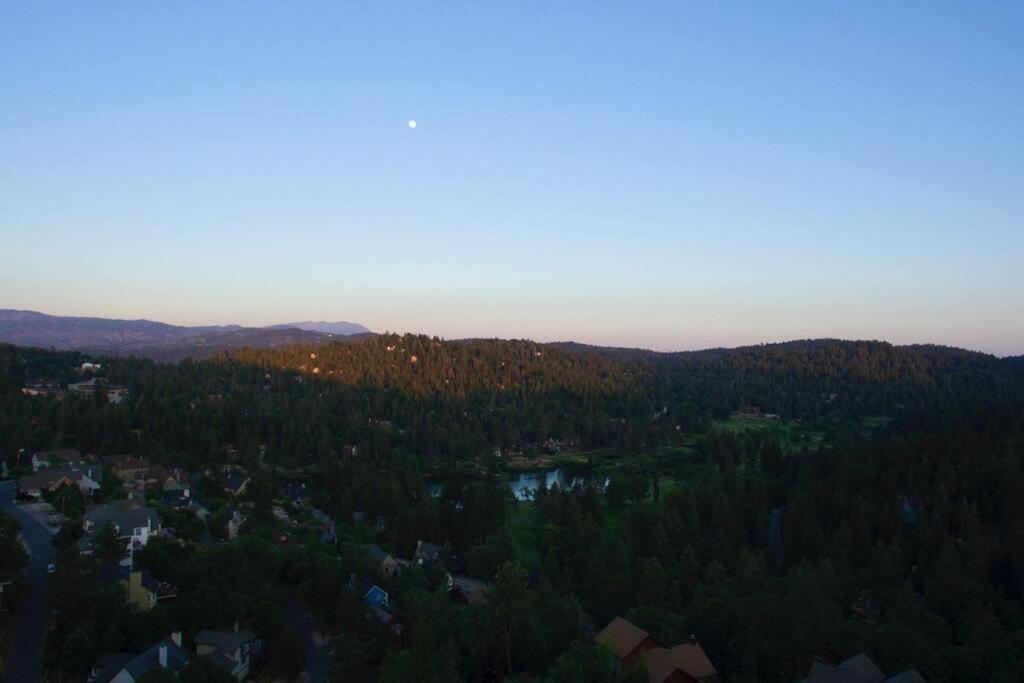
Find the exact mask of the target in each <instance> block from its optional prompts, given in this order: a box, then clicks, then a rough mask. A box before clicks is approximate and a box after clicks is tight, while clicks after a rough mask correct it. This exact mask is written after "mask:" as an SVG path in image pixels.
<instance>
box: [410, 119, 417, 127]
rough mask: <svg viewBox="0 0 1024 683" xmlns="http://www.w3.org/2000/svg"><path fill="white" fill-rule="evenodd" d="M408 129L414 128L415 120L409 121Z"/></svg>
mask: <svg viewBox="0 0 1024 683" xmlns="http://www.w3.org/2000/svg"><path fill="white" fill-rule="evenodd" d="M409 127H410V128H415V127H416V121H415V119H409Z"/></svg>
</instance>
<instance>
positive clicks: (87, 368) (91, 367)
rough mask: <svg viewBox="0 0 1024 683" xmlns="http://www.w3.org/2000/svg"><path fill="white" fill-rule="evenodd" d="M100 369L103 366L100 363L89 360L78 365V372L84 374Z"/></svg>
mask: <svg viewBox="0 0 1024 683" xmlns="http://www.w3.org/2000/svg"><path fill="white" fill-rule="evenodd" d="M102 369H103V366H102V365H101V364H100V363H90V362H89V361H85V362H84V363H82V364H81V365H79V366H78V372H79V373H80V374H85V373H87V372H99V371H100V370H102Z"/></svg>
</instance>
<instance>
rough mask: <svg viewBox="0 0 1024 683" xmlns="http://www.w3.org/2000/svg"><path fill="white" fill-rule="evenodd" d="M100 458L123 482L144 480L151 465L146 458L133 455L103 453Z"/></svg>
mask: <svg viewBox="0 0 1024 683" xmlns="http://www.w3.org/2000/svg"><path fill="white" fill-rule="evenodd" d="M100 460H101V461H102V462H103V464H104V465H106V466H107V467H109V468H110V471H111V472H113V474H114V476H115V477H117V478H118V479H120V480H121V481H125V482H128V481H137V480H139V479H143V480H144V479H145V478H146V474H147V473H148V472H149V468H150V467H151V465H150V464H149V461H148V460H146V459H145V458H136V457H135V456H133V455H105V456H103V457H102V458H101V459H100Z"/></svg>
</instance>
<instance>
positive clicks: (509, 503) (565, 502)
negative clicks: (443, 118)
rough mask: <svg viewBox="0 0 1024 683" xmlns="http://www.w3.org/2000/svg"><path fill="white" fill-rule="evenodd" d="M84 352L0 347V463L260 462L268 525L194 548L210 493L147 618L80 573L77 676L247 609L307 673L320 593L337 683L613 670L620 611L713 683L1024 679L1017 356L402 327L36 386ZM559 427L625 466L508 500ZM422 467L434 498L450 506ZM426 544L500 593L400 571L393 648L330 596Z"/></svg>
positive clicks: (73, 586)
mask: <svg viewBox="0 0 1024 683" xmlns="http://www.w3.org/2000/svg"><path fill="white" fill-rule="evenodd" d="M414 357H415V362H414V361H413V358H414ZM81 359H82V357H81V356H80V355H78V354H73V353H57V352H46V351H33V350H25V349H17V348H14V347H2V346H0V391H2V392H3V397H4V400H3V402H2V403H0V438H2V439H3V442H2V443H0V447H2V448H3V450H4V455H5V456H6V458H7V461H8V463H9V464H11V465H24V461H23V460H19V458H18V457H17V454H18V451H19V449H26V453H30V452H31V451H32V450H33V449H43V448H51V447H59V446H74V447H78V448H80V449H82V450H83V451H89V452H96V453H101V454H102V453H113V452H135V453H139V454H142V455H147V456H149V457H150V458H152V459H153V460H154V461H156V462H160V463H162V464H164V465H167V466H182V467H185V468H187V469H190V470H193V471H195V470H196V469H198V468H199V467H200V465H203V464H210V463H213V464H217V463H223V462H227V461H229V460H230V461H236V460H237V461H238V462H239V463H241V464H243V465H244V466H246V467H247V469H248V470H249V471H250V472H252V473H253V481H252V483H251V485H250V488H249V491H248V492H247V493H246V495H245V501H246V503H247V504H248V505H251V508H250V512H251V514H250V519H251V521H250V523H249V524H248V525H247V527H246V529H245V532H244V534H243V536H242V538H241V539H240V540H239V541H235V542H232V543H226V544H223V545H216V544H214V546H212V547H204V546H202V545H199V544H196V543H194V542H192V541H195V540H196V539H197V538H198V537H199V536H201V535H202V534H203V533H204V531H206V530H208V531H209V532H210V533H212V534H214V535H215V536H220V535H223V534H221V533H218V532H217V529H218V528H219V527H222V526H223V522H224V519H223V516H224V515H226V505H227V501H226V500H225V499H222V498H220V496H223V493H221V492H218V491H217V490H216V487H215V486H213V485H211V484H209V482H207V483H201V484H197V487H196V490H197V492H198V493H199V495H202V496H204V497H206V498H207V499H208V500H213V501H214V503H215V504H214V505H213V507H214V509H215V510H216V513H215V515H214V516H213V517H211V519H210V522H209V524H207V525H206V528H205V529H204V528H202V526H203V525H198V526H197V528H196V529H195V532H194V533H190V532H186V533H185V534H184V536H185V538H186V540H188V541H190V542H187V543H185V544H184V545H181V546H178V545H175V544H165V543H162V542H160V541H154V542H152V543H151V545H150V546H148V547H147V548H146V550H145V551H144V553H142V557H141V561H142V563H143V564H144V565H145V566H146V567H147V568H148V569H149V570H151V571H153V572H154V573H156V574H158V575H159V576H160V577H161V578H162V579H165V580H169V581H173V582H175V583H176V584H177V585H178V586H179V589H180V595H179V598H178V599H177V600H176V601H174V602H172V603H169V604H168V605H167V606H161V607H160V608H158V609H157V610H154V611H153V612H152V613H149V614H147V615H144V616H140V615H138V614H137V613H135V612H133V611H132V610H129V609H128V608H127V606H126V605H124V604H123V600H122V601H119V600H118V599H117V598H116V596H114V595H113V594H111V593H110V592H109V591H108V590H107V588H105V587H104V585H103V584H102V583H99V582H97V581H96V580H95V577H96V574H97V571H99V567H98V566H97V565H96V562H97V561H101V560H97V559H92V560H88V561H86V560H78V559H75V558H71V557H67V558H65V557H64V556H63V555H62V559H61V566H62V569H61V572H60V573H59V576H58V578H57V579H56V581H57V587H56V590H55V595H56V596H58V597H57V598H56V599H55V600H56V601H55V603H54V606H55V607H56V608H57V609H58V621H57V624H56V628H55V630H54V631H53V635H52V636H51V638H52V640H51V643H52V645H51V647H49V648H48V653H49V654H48V657H49V659H48V666H49V667H50V668H51V670H62V671H67V672H68V673H74V672H81V671H82V670H83V668H82V667H84V666H86V665H87V664H88V661H87V660H89V658H90V656H92V655H94V654H95V653H96V652H97V651H100V650H103V649H112V648H118V647H120V648H124V647H130V648H139V647H142V646H143V645H144V644H145V642H144V641H149V640H151V639H152V638H155V637H156V636H157V635H158V634H159V635H161V636H162V635H163V633H162V632H163V631H164V630H166V629H167V627H168V626H169V624H171V623H174V624H178V625H181V626H182V627H183V628H185V629H186V630H187V631H194V630H196V629H198V628H204V627H205V628H210V627H217V626H229V625H230V624H231V623H233V622H234V621H236V620H244V621H246V622H248V623H260V624H262V626H261V628H263V629H266V632H267V637H268V638H276V639H278V640H277V641H276V642H278V643H280V645H279V646H278V647H277V648H275V649H274V650H273V651H274V652H276V653H283V654H277V655H276V656H278V657H280V658H281V659H280V660H279V661H277V662H276V663H275V664H274V667H275V669H274V670H277V671H281V672H292V671H294V667H295V666H297V664H296V661H295V654H294V653H295V651H296V646H295V637H296V635H295V634H294V633H292V631H291V629H290V626H288V625H287V624H286V623H284V620H283V619H282V612H281V611H282V610H283V609H284V607H285V606H288V605H291V604H293V603H292V601H294V600H303V601H304V603H305V604H307V605H309V606H310V607H311V609H313V611H314V613H315V614H316V618H317V620H318V622H319V623H320V624H321V625H322V626H323V627H324V628H325V629H327V630H328V631H329V632H331V633H335V634H340V635H339V637H338V640H337V642H336V648H335V653H336V660H337V661H336V665H337V671H338V672H339V673H338V680H372V679H374V677H379V678H380V680H387V681H390V680H410V679H416V680H426V681H449V680H496V679H501V678H515V679H516V680H519V681H532V680H544V679H550V680H557V681H585V680H602V678H603V677H605V676H607V675H608V674H607V672H608V668H607V662H605V661H604V657H605V655H604V654H603V653H602V652H601V650H600V649H599V648H596V647H594V646H593V644H592V643H591V642H590V640H589V637H590V635H591V634H592V633H593V632H594V630H595V629H597V628H600V627H601V626H603V625H604V624H605V623H607V621H609V620H610V619H611V618H613V617H614V616H620V615H621V616H626V617H628V618H629V619H630V620H631V621H633V622H634V623H636V624H638V625H640V626H642V627H643V628H645V629H647V630H648V631H650V632H651V633H653V634H655V635H656V636H657V637H658V638H659V639H661V640H663V641H664V642H668V643H674V642H681V641H682V640H683V639H685V637H686V636H687V635H688V634H689V633H695V634H697V635H698V637H699V638H700V641H701V642H702V644H703V645H704V647H705V649H706V650H707V652H708V654H709V656H710V657H711V659H712V660H713V661H714V663H715V664H716V666H717V667H718V669H719V671H720V673H721V674H722V677H723V678H724V679H725V680H732V681H754V680H766V681H792V680H797V679H799V678H800V677H801V676H803V675H804V674H805V673H806V670H807V667H808V666H809V664H810V661H811V658H812V657H814V656H815V655H820V654H823V653H824V652H825V651H826V650H827V649H828V648H830V647H833V646H834V647H837V648H839V649H840V650H841V651H843V652H846V653H849V654H854V653H856V652H859V651H868V652H870V653H871V655H872V657H873V658H874V659H875V660H876V661H877V662H878V663H879V664H880V665H881V666H882V667H883V668H884V669H885V670H887V671H893V672H895V671H899V670H901V669H902V668H906V667H909V666H916V667H917V668H918V669H920V670H921V671H922V672H923V673H925V675H926V676H927V677H928V678H929V680H933V681H942V680H967V681H970V680H978V681H983V680H984V681H988V680H997V681H1010V680H1019V676H1021V674H1022V671H1021V669H1020V662H1022V661H1024V609H1022V602H1024V550H1022V549H1024V507H1022V505H1024V367H1022V365H1021V364H1020V362H1019V361H1017V360H1012V359H1007V360H1000V359H997V358H994V357H991V356H985V355H983V354H975V353H970V352H965V351H960V350H955V349H946V348H938V347H894V346H891V345H888V344H883V343H875V342H838V341H828V340H824V341H809V342H794V343H790V344H784V345H769V346H761V347H750V348H746V349H735V350H712V351H707V352H699V353H687V354H651V353H647V352H639V351H630V352H615V351H610V350H601V349H589V348H578V347H570V346H564V345H561V346H545V345H537V344H534V343H532V342H525V341H473V342H468V341H467V342H446V341H441V340H437V339H430V338H427V337H414V336H404V337H400V336H394V335H385V336H379V337H375V338H372V339H368V340H365V341H363V342H360V343H356V344H327V345H319V346H308V347H307V346H302V347H294V348H289V349H275V350H252V349H243V350H235V351H231V352H229V353H227V354H224V355H222V356H220V357H217V358H214V359H211V360H207V361H202V362H190V361H186V362H182V363H179V364H177V365H164V364H158V363H154V362H151V361H145V360H138V359H108V360H105V364H106V365H107V366H108V369H107V373H108V376H109V378H110V380H111V381H114V382H118V383H120V384H124V385H126V386H127V387H129V389H130V390H131V395H132V398H131V400H130V401H128V402H126V403H123V404H119V405H111V404H108V403H106V402H105V400H104V399H103V398H102V397H89V398H86V397H82V396H75V395H68V396H66V397H65V398H64V399H63V400H62V401H59V402H58V401H53V400H48V399H42V398H35V397H26V396H22V395H21V393H20V387H21V386H22V384H23V383H24V381H26V380H27V379H28V378H30V377H37V376H48V377H53V378H55V379H58V380H60V381H63V382H67V381H71V380H74V379H75V375H74V373H73V370H72V368H73V366H74V365H75V364H77V363H79V362H81ZM748 404H750V405H757V406H759V407H760V408H762V409H763V410H764V411H767V412H774V413H779V414H781V415H782V416H783V417H784V418H789V419H790V420H792V419H794V418H796V419H799V420H800V422H799V423H795V422H790V423H788V424H797V425H798V431H799V434H798V435H796V436H794V435H793V434H791V433H789V432H787V431H785V430H784V429H783V428H782V427H772V423H770V422H767V421H766V422H765V423H763V425H762V426H761V427H759V428H758V429H754V430H751V431H739V432H737V431H732V430H729V429H726V428H724V427H717V426H715V425H716V422H715V419H717V418H722V417H725V416H727V415H728V414H729V413H730V412H731V411H732V410H735V409H736V408H738V407H740V406H742V405H748ZM869 416H871V417H876V416H885V417H886V418H887V419H885V420H878V419H876V420H874V421H873V422H872V421H865V420H864V418H866V417H869ZM812 434H813V435H814V437H813V438H811V435H812ZM549 438H555V439H560V440H563V441H565V442H566V443H571V444H572V446H573V447H574V448H578V449H588V448H598V447H605V446H614V447H616V449H615V453H616V454H617V455H616V456H615V457H613V458H610V459H609V460H608V464H607V465H602V467H603V469H602V470H601V471H602V473H603V474H607V476H608V477H609V483H608V486H607V489H604V490H602V487H600V486H597V485H595V482H596V483H600V479H594V480H592V481H591V482H589V483H585V484H581V485H579V486H576V487H574V488H572V489H569V490H560V489H557V488H555V489H552V490H546V489H541V490H539V491H538V492H537V495H536V497H535V499H534V500H533V501H532V502H529V503H517V502H515V501H514V500H512V498H511V496H510V492H509V490H508V488H507V486H506V485H505V484H504V482H503V481H502V480H501V479H500V474H501V472H500V467H499V466H498V464H497V463H498V462H499V461H497V460H496V459H494V458H492V457H491V456H490V454H491V452H492V451H493V449H494V448H495V447H499V448H502V449H509V448H513V449H517V448H522V449H525V450H527V451H529V450H530V449H531V448H533V449H542V448H544V444H545V442H546V441H547V440H548V439H549ZM228 446H231V447H232V448H231V449H228V448H227V447H228ZM262 447H265V450H264V448H262ZM602 462H603V461H602ZM467 463H472V464H473V466H472V467H466V466H465V465H466V464H467ZM428 476H431V477H433V478H435V479H437V478H440V479H441V480H443V484H444V485H443V491H442V493H441V495H440V496H438V497H436V498H435V497H432V496H431V495H430V494H429V493H428V492H427V488H426V486H425V480H426V478H427V477H428ZM298 480H301V481H304V482H306V483H307V484H308V485H309V488H310V496H311V497H312V499H313V502H314V503H315V504H316V505H317V506H318V507H320V508H321V509H323V510H325V511H327V512H328V513H329V514H330V515H331V516H332V517H333V518H334V519H336V520H338V532H339V536H340V543H339V545H338V546H337V547H335V546H325V545H324V544H321V543H320V542H319V541H318V540H317V538H316V537H315V536H311V537H310V538H308V539H305V540H304V541H302V542H296V543H292V544H290V545H289V546H288V547H283V548H282V547H279V546H278V544H276V543H275V541H274V539H275V536H274V535H273V532H272V531H271V528H272V527H273V519H272V517H271V515H270V512H269V511H270V506H271V503H272V500H273V499H275V498H276V499H280V497H281V493H282V490H283V487H284V485H285V483H287V482H288V481H298ZM72 503H74V501H72ZM71 507H72V508H73V509H77V508H76V506H75V505H72V506H71ZM217 515H220V517H217ZM523 515H527V517H526V519H527V520H528V522H527V528H526V529H525V531H526V532H528V534H529V537H530V539H532V540H529V541H524V540H523V538H522V534H523V533H524V525H523V517H522V516H523ZM514 516H515V517H516V519H517V520H518V521H516V525H517V526H514V524H513V517H514ZM170 518H171V519H174V520H175V526H177V527H180V528H181V529H183V530H184V529H189V528H191V527H190V525H191V522H190V521H189V520H186V519H180V520H177V519H176V518H175V517H174V515H173V514H172V515H171V517H170ZM378 519H381V520H383V523H382V524H377V523H376V520H378ZM773 519H774V520H775V523H776V525H777V527H776V529H775V532H772V531H771V530H772V524H773V522H772V520H773ZM218 520H219V521H218ZM62 533H63V532H62ZM773 533H776V534H777V536H773ZM517 534H518V535H519V536H518V537H517ZM0 540H2V536H0ZM58 540H59V541H60V538H59V539H58ZM69 540H73V539H69ZM419 540H427V541H431V542H434V543H438V544H442V545H444V547H445V548H446V556H447V557H446V562H447V565H448V567H449V569H450V570H451V571H453V572H459V573H464V574H468V575H470V576H475V577H478V578H481V579H485V580H487V581H489V582H490V583H491V591H490V593H489V594H488V598H487V600H486V601H485V602H484V604H481V605H474V606H472V607H462V606H458V605H456V604H453V603H452V601H451V600H450V599H449V597H448V596H447V595H446V593H445V592H444V591H438V590H436V589H437V588H438V586H439V585H441V584H442V579H443V577H441V576H439V575H438V574H437V573H436V572H433V571H429V572H425V571H421V570H420V569H418V568H414V569H413V570H411V571H408V572H406V573H405V574H403V575H402V576H401V577H400V578H396V579H392V580H387V581H384V583H385V587H386V588H387V589H388V590H389V591H390V592H391V593H392V595H393V596H395V600H396V602H397V604H398V605H400V609H401V611H402V614H403V618H404V620H405V623H406V624H407V625H408V630H407V632H406V634H405V636H404V638H403V639H402V640H401V641H400V642H396V641H395V639H394V637H393V636H392V635H391V634H389V633H388V631H387V630H386V629H385V628H384V627H383V626H382V625H381V624H379V623H377V622H376V621H374V620H372V619H368V618H367V615H366V612H365V609H364V608H363V606H362V603H361V601H360V597H359V594H358V592H356V591H352V590H344V589H340V588H339V587H342V586H346V585H359V584H360V581H361V580H362V579H364V578H370V577H371V576H372V569H371V568H370V567H368V566H366V564H365V562H364V560H363V557H362V554H361V552H360V548H361V547H362V546H363V544H365V543H368V542H375V543H378V544H381V545H382V546H384V547H385V548H387V549H388V550H389V551H390V552H392V553H393V554H395V555H396V556H399V557H409V556H411V554H412V551H413V549H414V548H415V545H416V542H417V541H419ZM527 550H528V551H529V552H526V551H527ZM104 556H105V555H104V553H99V554H98V557H99V558H103V557H104ZM106 559H107V560H108V561H109V560H111V559H113V558H106ZM353 581H354V582H355V584H353ZM64 582H67V585H66V586H64V585H63V584H64ZM325 595H327V596H330V597H329V598H324V597H323V596H325ZM61 596H63V597H61ZM1015 677H1018V678H1015Z"/></svg>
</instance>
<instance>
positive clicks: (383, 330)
mask: <svg viewBox="0 0 1024 683" xmlns="http://www.w3.org/2000/svg"><path fill="white" fill-rule="evenodd" d="M0 303H2V302H0ZM5 308H6V309H8V310H19V311H25V312H32V313H43V314H45V315H60V316H67V317H76V318H101V319H116V320H126V321H137V320H146V321H149V322H157V323H167V324H170V325H180V326H186V327H204V326H221V325H242V326H243V327H255V328H259V327H270V326H273V325H281V324H285V323H297V322H305V321H310V322H335V323H336V322H348V323H356V324H360V325H363V326H364V327H367V328H369V330H370V332H371V333H373V334H423V335H427V336H437V337H440V338H443V339H449V340H458V339H529V340H531V341H535V342H540V343H545V344H546V343H556V342H573V343H579V344H586V345H591V346H603V347H613V348H624V349H641V350H647V351H656V352H663V353H672V352H684V351H702V350H707V349H715V348H735V347H740V346H755V345H758V344H782V343H786V342H792V341H801V340H805V339H839V340H842V341H879V342H887V343H890V344H893V345H895V346H904V345H938V346H950V347H956V348H962V349H966V350H968V351H977V352H980V353H988V354H992V355H995V356H999V357H1004V358H1005V357H1009V356H1019V355H1024V351H1013V350H1010V351H1007V352H1001V351H998V350H995V351H994V350H989V349H982V348H972V347H970V346H964V345H962V344H949V343H946V342H939V341H934V340H927V339H925V340H907V341H900V340H893V339H884V338H881V337H877V336H870V335H869V336H861V337H839V336H836V335H834V334H820V335H810V336H796V337H784V338H781V337H780V338H776V339H759V340H755V341H742V342H737V343H708V344H705V345H700V346H674V347H673V346H655V345H645V344H630V343H616V342H614V341H607V342H606V341H601V340H592V339H583V338H576V337H543V336H530V335H522V334H507V335H495V334H465V335H456V336H451V335H446V334H442V333H440V332H437V331H435V330H430V329H402V328H396V327H389V326H387V325H385V326H382V327H379V328H378V327H374V326H373V325H367V324H366V323H364V322H362V321H361V320H356V319H353V318H351V317H348V318H346V317H344V316H340V317H333V318H331V317H328V318H324V317H319V318H317V317H313V318H301V319H300V318H295V317H293V318H288V319H281V320H276V319H275V320H254V321H251V322H239V321H237V320H234V319H230V320H203V321H198V322H191V321H180V320H166V319H161V318H156V317H153V316H149V315H141V316H113V315H111V316H106V315H96V314H92V313H60V314H58V313H53V312H51V311H40V310H37V309H31V308H24V307H21V308H19V307H9V306H4V305H0V310H3V309H5Z"/></svg>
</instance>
